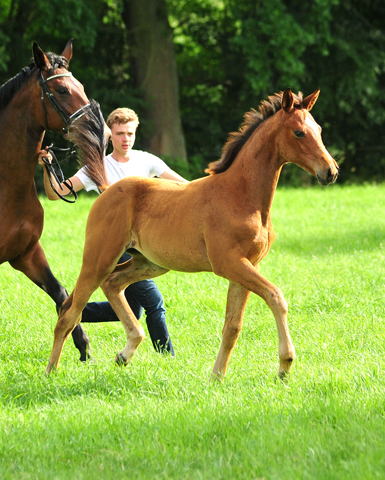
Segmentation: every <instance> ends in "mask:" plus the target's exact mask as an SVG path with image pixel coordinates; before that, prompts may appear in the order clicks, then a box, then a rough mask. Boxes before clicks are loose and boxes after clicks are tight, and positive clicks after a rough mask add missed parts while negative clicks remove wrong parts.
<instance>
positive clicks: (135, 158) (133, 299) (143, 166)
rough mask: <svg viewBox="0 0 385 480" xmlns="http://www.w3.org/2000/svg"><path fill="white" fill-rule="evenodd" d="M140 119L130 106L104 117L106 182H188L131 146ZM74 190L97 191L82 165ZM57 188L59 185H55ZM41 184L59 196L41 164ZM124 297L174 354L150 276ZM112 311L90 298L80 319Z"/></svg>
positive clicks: (110, 316) (110, 315)
mask: <svg viewBox="0 0 385 480" xmlns="http://www.w3.org/2000/svg"><path fill="white" fill-rule="evenodd" d="M138 125H139V119H138V116H137V115H136V113H135V112H134V111H133V110H130V109H128V108H117V109H116V110H114V111H113V112H111V113H110V115H109V116H108V118H107V126H108V127H109V129H110V131H111V137H110V140H111V143H112V147H113V151H112V153H111V154H110V155H107V156H106V157H105V166H106V172H107V177H108V181H109V184H110V185H112V184H113V183H115V182H117V181H118V180H121V179H122V178H125V177H129V176H133V175H139V176H143V177H148V178H150V177H160V178H164V179H167V180H174V181H178V182H187V180H185V179H184V178H183V177H181V176H180V175H178V174H177V173H176V172H174V171H173V170H171V169H170V168H169V167H168V166H167V165H166V164H165V163H164V162H163V160H161V159H160V158H158V157H156V156H155V155H152V154H151V153H147V152H143V151H140V150H133V149H132V147H133V146H134V142H135V135H136V129H137V127H138ZM42 157H46V158H47V157H48V158H49V157H50V155H49V153H48V152H47V151H46V150H42V151H41V152H40V155H39V163H40V165H44V162H43V160H42ZM70 180H71V182H72V185H73V188H74V190H75V191H77V192H78V191H79V190H82V189H83V188H84V189H85V190H86V191H87V192H88V191H90V190H95V191H96V192H99V191H98V188H97V185H96V184H95V183H94V182H93V181H92V180H91V179H90V177H89V176H88V175H87V173H86V170H85V168H84V167H83V168H81V169H80V170H79V171H78V172H77V173H76V174H75V175H74V176H73V177H71V178H70ZM54 186H55V188H56V189H57V191H59V190H58V188H60V187H59V186H58V185H55V182H54ZM61 186H62V188H63V190H60V192H61V194H62V195H68V194H69V193H70V192H69V190H68V188H67V187H66V186H65V185H64V184H62V185H61ZM44 188H45V191H46V194H47V197H48V198H49V199H50V200H58V199H59V197H58V196H57V194H56V193H55V192H54V191H53V189H52V187H51V184H50V181H49V178H48V175H47V172H46V169H45V168H44ZM129 258H130V257H129V255H128V254H127V253H124V254H123V256H122V257H121V258H120V260H119V263H121V262H124V261H126V260H128V259H129ZM125 296H126V298H127V301H128V303H129V305H130V307H131V309H132V311H133V312H134V314H135V316H136V317H137V318H138V319H139V318H140V317H141V315H142V313H143V309H144V310H145V312H146V322H147V328H148V332H149V334H150V337H151V340H152V343H153V345H154V348H155V350H157V351H159V352H166V351H168V352H170V353H171V354H172V355H174V349H173V346H172V343H171V339H170V336H169V333H168V329H167V325H166V316H165V313H166V311H165V308H164V302H163V297H162V294H161V293H160V291H159V289H158V287H157V286H156V284H155V282H154V281H153V280H143V281H140V282H136V283H133V284H132V285H129V286H128V287H127V288H126V290H125ZM118 320H119V319H118V318H117V316H116V314H115V312H114V311H113V309H112V307H111V306H110V304H109V303H108V302H90V303H88V304H87V305H86V307H85V309H84V310H83V315H82V322H84V323H93V322H110V321H118Z"/></svg>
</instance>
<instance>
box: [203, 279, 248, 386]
mask: <svg viewBox="0 0 385 480" xmlns="http://www.w3.org/2000/svg"><path fill="white" fill-rule="evenodd" d="M249 296H250V291H249V290H246V289H245V288H243V287H241V286H240V285H237V284H235V283H232V282H230V285H229V290H228V293H227V305H226V318H225V324H224V326H223V330H222V343H221V348H220V349H219V353H218V356H217V359H216V361H215V364H214V368H213V372H212V376H213V378H214V379H217V380H220V379H221V378H222V377H223V376H224V375H225V373H226V369H227V365H228V363H229V360H230V355H231V353H232V351H233V349H234V347H235V344H236V342H237V340H238V337H239V334H240V333H241V330H242V320H243V314H244V312H245V307H246V303H247V300H248V298H249Z"/></svg>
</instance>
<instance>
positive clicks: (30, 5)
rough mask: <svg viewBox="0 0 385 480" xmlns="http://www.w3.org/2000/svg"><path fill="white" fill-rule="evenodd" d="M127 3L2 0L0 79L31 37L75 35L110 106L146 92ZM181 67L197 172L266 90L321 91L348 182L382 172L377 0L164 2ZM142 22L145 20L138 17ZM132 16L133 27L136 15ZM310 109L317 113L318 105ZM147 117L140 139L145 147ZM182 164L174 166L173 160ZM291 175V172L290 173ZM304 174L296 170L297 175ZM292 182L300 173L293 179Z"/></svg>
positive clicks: (77, 63) (19, 63)
mask: <svg viewBox="0 0 385 480" xmlns="http://www.w3.org/2000/svg"><path fill="white" fill-rule="evenodd" d="M130 1H131V0H83V1H82V2H78V1H77V0H61V1H59V0H50V1H48V0H36V1H35V2H30V1H29V0H28V1H27V0H0V40H1V42H0V45H1V47H0V81H2V82H4V81H5V80H7V79H8V78H10V77H11V76H13V75H15V74H16V73H17V72H18V71H19V70H20V68H22V67H23V66H25V65H26V64H28V63H29V59H30V52H31V46H32V42H33V40H36V41H38V43H39V44H40V45H41V47H42V48H43V49H49V50H52V51H56V52H60V51H61V49H62V48H63V47H64V45H65V42H66V41H67V40H68V38H70V37H74V38H75V53H74V58H73V61H72V65H71V69H72V71H73V72H74V74H75V76H76V77H77V78H79V80H80V81H82V83H83V84H84V85H85V88H86V91H87V93H88V95H89V96H90V97H92V98H95V99H96V100H97V101H98V102H99V103H100V104H101V106H102V110H103V112H104V113H105V114H107V113H108V112H109V111H110V110H111V109H113V108H115V107H117V106H121V105H126V106H129V107H131V108H134V109H135V110H136V111H138V113H139V115H141V112H144V111H145V110H146V109H148V108H151V107H152V105H148V104H149V102H150V100H149V99H148V97H146V95H144V92H143V90H139V89H138V85H137V82H136V78H135V75H136V72H135V68H134V64H133V61H132V49H133V45H132V35H131V34H130V33H132V32H130V31H129V30H128V24H127V21H125V18H124V11H125V9H124V7H125V6H126V7H127V5H128V4H130ZM154 1H155V0H154ZM166 4H167V8H168V20H169V24H170V26H171V28H172V32H173V41H174V51H175V58H176V62H177V67H178V76H179V88H180V102H179V103H180V109H181V119H182V124H183V130H184V134H185V140H186V146H187V153H188V161H189V164H190V167H189V168H190V172H188V171H186V169H185V167H183V166H177V167H176V168H179V167H180V168H182V167H183V168H184V169H185V170H183V171H182V172H181V173H182V174H186V175H188V174H189V173H190V174H191V175H194V176H197V175H200V174H203V169H204V167H205V166H206V165H207V163H209V162H210V161H213V160H216V159H217V158H218V157H219V156H220V154H221V148H222V145H223V144H224V143H225V141H226V137H227V134H228V133H229V132H230V131H234V130H235V129H237V128H238V126H239V125H240V124H241V122H242V118H243V114H244V113H245V112H246V111H248V110H250V108H257V107H258V105H259V103H260V102H261V101H262V100H263V99H265V98H266V97H267V96H268V95H271V94H273V93H275V92H278V91H281V90H283V89H285V88H286V87H291V88H292V90H294V91H296V92H297V91H299V90H301V91H303V92H304V94H309V93H311V92H313V91H314V90H315V89H316V88H320V89H321V96H320V99H319V100H318V102H317V105H316V107H315V109H314V116H315V118H316V119H317V121H318V122H319V123H320V124H321V125H322V127H323V137H324V141H325V144H326V145H327V146H328V148H329V149H330V150H331V151H332V153H333V154H334V155H336V157H337V159H338V160H339V161H340V163H341V172H342V173H341V178H342V179H343V180H351V179H359V180H363V179H379V180H382V178H383V175H384V171H385V138H384V136H383V135H382V130H383V127H384V124H385V105H384V101H385V100H384V99H385V91H384V90H385V82H384V80H385V78H384V76H385V75H384V74H385V33H384V27H383V18H385V4H384V2H383V1H382V0H313V1H312V2H303V1H299V0H166ZM131 21H132V28H140V22H139V19H135V18H133V19H131ZM135 21H137V22H138V23H135ZM312 113H313V112H312ZM146 132H148V129H147V126H146V122H145V121H144V122H142V125H141V129H140V131H139V136H138V140H137V147H141V145H142V144H143V143H144V144H145V143H146V142H145V141H144V140H145V139H144V138H143V135H146V134H147V133H146ZM174 166H175V165H174ZM286 172H287V173H286V180H287V181H288V180H290V181H293V180H296V179H293V178H292V177H291V170H290V169H288V170H286ZM297 180H298V178H297ZM297 180H296V181H297Z"/></svg>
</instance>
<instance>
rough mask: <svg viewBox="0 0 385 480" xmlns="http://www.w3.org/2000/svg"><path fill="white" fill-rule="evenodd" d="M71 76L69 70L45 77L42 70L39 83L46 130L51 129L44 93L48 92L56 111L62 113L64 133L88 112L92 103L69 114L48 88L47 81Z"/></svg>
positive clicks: (47, 94)
mask: <svg viewBox="0 0 385 480" xmlns="http://www.w3.org/2000/svg"><path fill="white" fill-rule="evenodd" d="M71 76H72V73H71V72H67V73H58V74H57V75H52V76H51V77H48V78H44V77H43V74H42V73H41V71H40V77H41V78H40V82H39V85H40V90H41V103H42V105H43V111H44V119H45V126H46V130H49V127H48V118H47V109H46V107H45V102H44V94H46V96H47V98H48V100H49V101H50V102H51V105H52V106H53V108H54V109H55V110H56V112H57V113H58V114H59V115H60V117H61V118H62V120H63V122H64V123H65V127H64V128H63V131H64V133H68V128H69V127H70V126H71V124H72V123H74V122H75V121H76V120H78V119H79V118H80V117H82V116H83V115H84V114H85V113H86V109H87V108H88V107H89V106H90V104H89V103H87V104H86V105H83V106H82V107H80V108H79V110H76V112H75V113H73V114H72V115H68V113H66V112H65V111H64V110H63V109H62V107H61V106H60V104H59V102H58V101H57V100H56V97H55V95H54V94H53V93H52V92H51V91H50V89H49V88H48V85H47V83H48V82H49V81H50V80H53V79H54V78H60V77H71Z"/></svg>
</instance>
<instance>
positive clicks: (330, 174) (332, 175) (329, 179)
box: [317, 167, 338, 185]
mask: <svg viewBox="0 0 385 480" xmlns="http://www.w3.org/2000/svg"><path fill="white" fill-rule="evenodd" d="M337 177H338V168H336V167H334V168H333V169H331V168H328V170H327V172H326V175H325V177H322V176H321V175H319V174H318V173H317V180H318V183H319V184H320V185H330V184H331V183H334V182H335V181H336V180H337Z"/></svg>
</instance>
